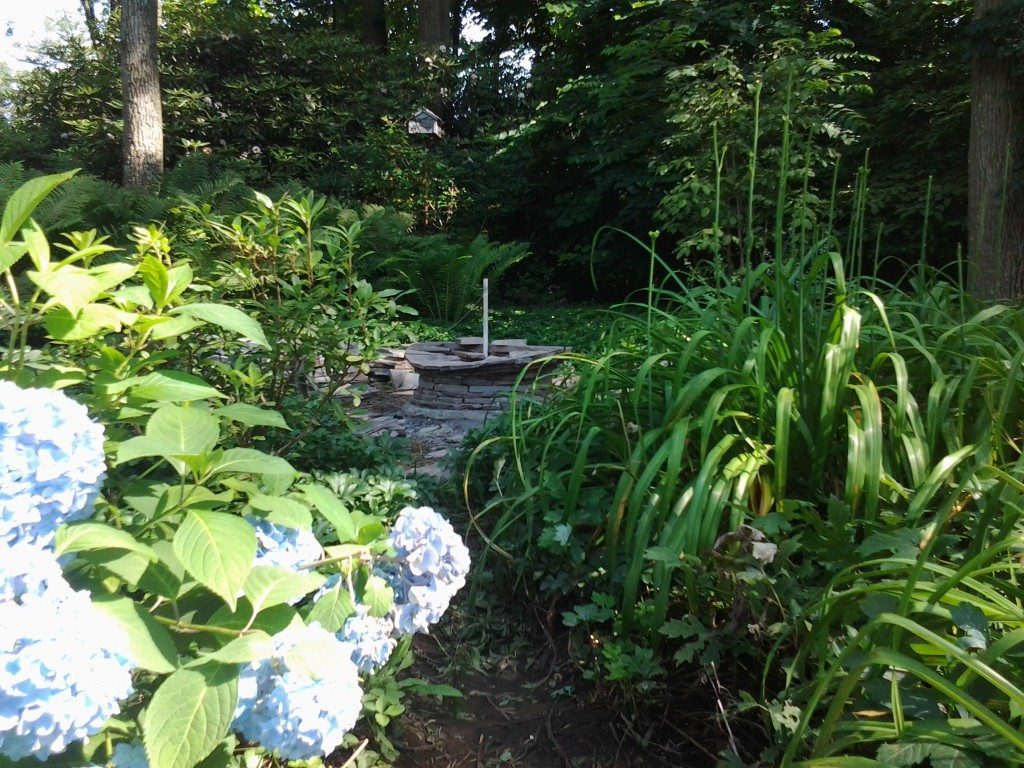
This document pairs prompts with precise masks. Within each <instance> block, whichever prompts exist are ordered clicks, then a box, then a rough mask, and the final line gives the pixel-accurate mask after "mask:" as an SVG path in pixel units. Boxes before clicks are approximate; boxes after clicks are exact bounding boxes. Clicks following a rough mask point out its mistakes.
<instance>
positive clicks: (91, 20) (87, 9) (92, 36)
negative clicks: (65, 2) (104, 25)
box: [79, 0, 100, 48]
mask: <svg viewBox="0 0 1024 768" xmlns="http://www.w3.org/2000/svg"><path fill="white" fill-rule="evenodd" d="M94 1H95V0H79V3H80V4H81V6H82V13H83V14H84V15H85V28H86V30H88V32H89V42H90V43H92V47H93V48H99V45H100V23H99V20H98V19H97V18H96V6H95V5H94V4H93V3H94Z"/></svg>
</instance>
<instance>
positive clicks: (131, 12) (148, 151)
mask: <svg viewBox="0 0 1024 768" xmlns="http://www.w3.org/2000/svg"><path fill="white" fill-rule="evenodd" d="M159 6H160V3H159V0H123V2H122V6H121V8H122V9H121V87H122V91H123V94H122V98H123V101H124V158H123V159H124V166H123V174H124V185H125V186H126V187H151V186H153V185H154V184H156V183H157V182H159V181H160V177H161V175H162V174H163V170H164V126H163V110H162V106H161V102H160V70H159V66H158V64H159V62H158V59H157V49H156V38H157V28H158V22H159V14H160V7H159Z"/></svg>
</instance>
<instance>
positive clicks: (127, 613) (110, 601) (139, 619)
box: [93, 596, 178, 675]
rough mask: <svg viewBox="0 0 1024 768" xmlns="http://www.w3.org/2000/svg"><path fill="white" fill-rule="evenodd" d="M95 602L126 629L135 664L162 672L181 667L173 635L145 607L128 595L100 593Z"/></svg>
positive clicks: (162, 673) (165, 672) (161, 673)
mask: <svg viewBox="0 0 1024 768" xmlns="http://www.w3.org/2000/svg"><path fill="white" fill-rule="evenodd" d="M93 602H94V604H95V605H96V607H97V608H98V609H99V610H100V611H102V612H103V613H105V614H106V615H107V616H109V617H110V618H111V619H113V620H114V621H116V622H117V623H118V625H119V626H120V627H121V628H122V629H123V630H124V632H125V635H126V636H127V637H128V644H129V646H130V648H131V653H132V661H133V662H134V663H135V665H136V666H138V667H140V668H141V669H145V670H147V671H148V672H156V673H157V674H160V675H165V674H168V673H170V672H173V671H174V670H175V669H177V668H178V652H177V650H176V649H175V647H174V641H173V640H172V639H171V636H170V634H168V632H167V630H166V629H164V628H163V627H162V626H160V625H159V624H158V623H157V622H156V621H154V619H153V617H152V616H150V615H149V614H148V613H147V612H146V611H145V610H144V609H143V608H142V606H140V605H139V604H138V603H136V602H135V601H134V600H131V599H130V598H127V597H112V596H100V597H96V598H94V600H93Z"/></svg>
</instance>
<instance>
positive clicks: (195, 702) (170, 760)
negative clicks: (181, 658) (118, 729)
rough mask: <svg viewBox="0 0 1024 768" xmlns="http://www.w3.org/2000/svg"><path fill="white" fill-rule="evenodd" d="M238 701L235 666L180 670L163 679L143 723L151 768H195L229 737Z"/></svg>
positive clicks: (144, 743) (144, 741)
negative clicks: (229, 729)
mask: <svg viewBox="0 0 1024 768" xmlns="http://www.w3.org/2000/svg"><path fill="white" fill-rule="evenodd" d="M237 700H238V674H237V668H235V667H228V666H224V665H219V664H207V665H204V666H203V667H199V668H194V669H179V670H178V671H177V672H175V673H174V674H172V675H171V676H170V677H168V678H167V679H166V680H164V681H163V683H162V684H161V685H160V687H159V688H157V690H156V693H154V694H153V699H152V701H151V702H150V703H149V706H148V707H147V708H146V714H145V716H144V717H143V721H142V734H143V738H142V743H143V745H144V746H145V748H146V757H147V758H148V759H149V765H150V768H193V766H195V765H196V764H198V763H199V762H200V761H201V760H203V759H204V758H205V757H206V756H207V755H209V754H210V753H211V752H213V750H214V749H215V748H216V746H217V744H219V743H220V741H221V740H222V739H223V738H224V737H225V736H226V735H227V733H228V728H229V727H230V726H231V720H232V717H233V716H234V711H235V704H236V702H237Z"/></svg>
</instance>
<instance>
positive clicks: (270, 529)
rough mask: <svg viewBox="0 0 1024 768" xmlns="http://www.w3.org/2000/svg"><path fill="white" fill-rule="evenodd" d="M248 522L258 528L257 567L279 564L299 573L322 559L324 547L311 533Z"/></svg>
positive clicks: (265, 522)
mask: <svg viewBox="0 0 1024 768" xmlns="http://www.w3.org/2000/svg"><path fill="white" fill-rule="evenodd" d="M246 520H248V521H249V522H250V523H251V524H252V527H253V528H255V529H256V544H257V549H256V561H255V565H276V566H277V567H278V568H287V569H288V570H290V571H296V570H298V569H299V568H300V567H301V566H303V565H308V564H309V563H313V562H316V561H317V560H321V559H323V556H324V548H323V547H322V546H320V542H319V541H317V540H316V536H314V535H313V534H312V533H311V532H310V531H304V530H300V529H298V528H286V527H285V526H283V525H275V524H274V523H271V522H269V521H267V520H263V519H260V518H256V517H247V518H246Z"/></svg>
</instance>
